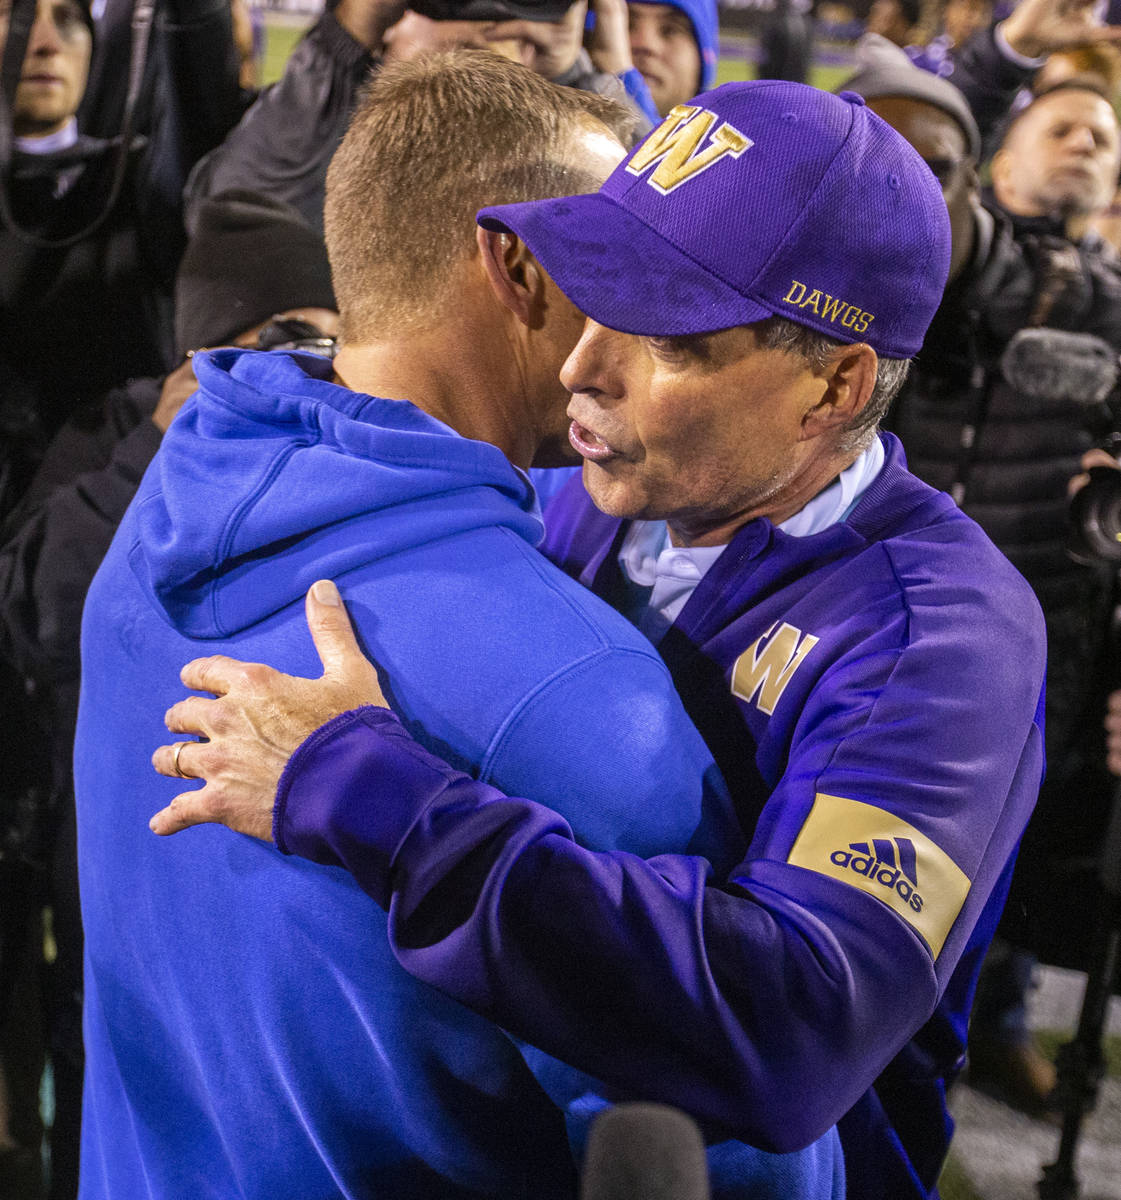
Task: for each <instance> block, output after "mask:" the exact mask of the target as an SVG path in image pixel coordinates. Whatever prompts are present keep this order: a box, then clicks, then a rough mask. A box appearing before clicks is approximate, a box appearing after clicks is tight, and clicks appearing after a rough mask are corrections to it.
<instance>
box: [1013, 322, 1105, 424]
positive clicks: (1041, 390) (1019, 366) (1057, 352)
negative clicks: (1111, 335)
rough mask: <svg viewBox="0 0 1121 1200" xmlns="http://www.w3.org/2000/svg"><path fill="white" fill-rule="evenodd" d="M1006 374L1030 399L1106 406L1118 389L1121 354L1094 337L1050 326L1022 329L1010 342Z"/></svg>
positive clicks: (1017, 389) (1014, 386)
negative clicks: (1120, 356) (1110, 395)
mask: <svg viewBox="0 0 1121 1200" xmlns="http://www.w3.org/2000/svg"><path fill="white" fill-rule="evenodd" d="M1000 370H1001V374H1002V375H1003V376H1004V378H1005V380H1006V381H1007V382H1008V383H1009V384H1010V385H1011V387H1012V388H1013V389H1014V390H1015V391H1016V392H1018V393H1020V394H1021V395H1022V396H1024V397H1026V398H1027V399H1029V400H1042V401H1048V400H1050V401H1054V400H1057V399H1065V400H1073V401H1075V402H1076V403H1079V404H1084V405H1086V406H1087V407H1089V406H1091V405H1094V404H1100V403H1101V402H1102V401H1103V400H1105V398H1106V397H1107V396H1108V395H1109V393H1110V392H1111V391H1113V389H1114V387H1115V386H1116V384H1117V375H1118V366H1117V354H1116V353H1115V352H1114V350H1113V348H1112V347H1111V346H1110V345H1109V343H1108V342H1105V341H1103V340H1102V339H1101V338H1100V337H1097V336H1096V335H1095V334H1092V333H1071V332H1068V331H1067V330H1065V329H1049V328H1045V327H1040V328H1034V329H1021V330H1019V331H1018V332H1017V333H1016V334H1015V335H1014V336H1013V337H1012V338H1011V339H1010V340H1009V342H1008V345H1007V346H1006V347H1005V349H1004V353H1003V354H1002V355H1001V359H1000Z"/></svg>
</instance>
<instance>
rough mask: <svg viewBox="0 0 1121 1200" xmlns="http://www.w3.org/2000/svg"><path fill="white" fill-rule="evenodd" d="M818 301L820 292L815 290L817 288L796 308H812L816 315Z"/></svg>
mask: <svg viewBox="0 0 1121 1200" xmlns="http://www.w3.org/2000/svg"><path fill="white" fill-rule="evenodd" d="M820 300H821V292H819V291H818V290H817V288H814V290H813V291H812V292H810V294H809V295H808V296H807V297H806V299H805V300H803V301H802V303H801V304H799V305H798V307H799V308H812V309H813V310H814V312H815V313H816V312H817V305H818V302H819V301H820Z"/></svg>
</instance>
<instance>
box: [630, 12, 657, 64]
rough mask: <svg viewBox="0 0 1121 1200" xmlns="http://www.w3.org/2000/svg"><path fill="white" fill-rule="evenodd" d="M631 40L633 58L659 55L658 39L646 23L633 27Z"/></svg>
mask: <svg viewBox="0 0 1121 1200" xmlns="http://www.w3.org/2000/svg"><path fill="white" fill-rule="evenodd" d="M630 40H631V55H632V57H633V56H634V55H636V54H657V52H658V39H657V37H656V36H655V35H654V33H653V32H652V31H651V29H650V26H649V24H648V23H647V22H646V21H642V22H639V23H638V24H636V25H634V26H632V28H631V31H630Z"/></svg>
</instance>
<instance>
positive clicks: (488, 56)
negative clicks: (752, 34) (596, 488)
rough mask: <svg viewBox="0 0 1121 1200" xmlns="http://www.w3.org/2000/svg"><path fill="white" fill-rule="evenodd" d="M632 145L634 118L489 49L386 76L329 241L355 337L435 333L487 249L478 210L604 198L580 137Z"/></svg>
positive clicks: (363, 120)
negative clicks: (466, 270) (481, 246)
mask: <svg viewBox="0 0 1121 1200" xmlns="http://www.w3.org/2000/svg"><path fill="white" fill-rule="evenodd" d="M597 125H598V126H602V127H604V130H605V132H610V133H611V134H613V135H614V136H615V137H616V138H618V139H619V140H620V141H624V140H625V139H626V138H627V137H628V136H629V134H630V131H631V129H632V128H633V121H632V118H631V116H630V114H629V113H628V112H627V110H626V109H624V108H623V107H622V106H621V105H619V104H617V103H615V102H614V101H610V100H606V99H604V98H603V97H602V96H597V95H593V94H591V93H588V92H582V91H577V90H575V89H573V88H567V87H560V86H558V85H556V84H553V83H550V82H549V81H548V80H546V79H544V78H542V77H541V76H539V75H535V74H534V73H533V72H532V71H530V70H528V69H527V68H525V67H523V66H520V65H519V64H516V63H512V62H509V61H508V60H506V59H504V58H501V57H500V56H499V55H497V54H494V53H492V52H491V51H489V50H478V49H470V50H468V49H462V50H452V51H447V52H444V53H440V54H433V55H428V56H424V57H422V58H418V59H414V60H413V61H411V62H404V63H393V64H389V65H387V66H385V67H383V68H382V69H381V70H380V71H379V73H378V74H377V76H375V78H374V79H373V81H372V82H371V84H370V85H369V87H368V89H367V91H366V93H365V96H364V98H363V101H362V103H361V104H360V106H359V108H358V110H357V111H356V113H355V115H354V117H353V119H352V121H351V124H350V127H349V129H348V130H347V133H346V137H345V138H344V139H343V141H342V144H341V145H340V147H339V149H338V151H337V152H336V154H335V156H334V158H333V159H332V161H331V165H330V168H329V170H328V172H327V200H326V206H325V209H324V232H325V236H326V240H327V253H328V257H329V258H330V261H331V274H332V279H333V282H334V288H335V295H336V297H337V299H338V306H339V315H340V326H341V336H342V338H343V340H345V341H348V342H363V341H370V340H375V339H380V338H382V337H384V336H385V333H386V332H387V331H399V330H401V329H404V328H417V327H424V326H426V325H428V324H431V323H433V322H434V321H436V320H438V319H439V317H440V315H441V313H442V312H444V311H446V310H448V309H449V308H450V307H451V306H452V305H453V304H454V301H455V297H454V295H453V294H450V291H451V289H449V288H448V287H447V286H446V284H447V282H448V280H449V278H450V275H451V271H452V268H453V267H454V266H456V265H457V264H458V263H459V262H461V261H462V260H464V259H465V258H467V257H468V256H469V255H470V254H471V253H473V251H474V247H475V220H474V218H475V213H476V212H477V211H478V209H480V208H482V207H484V206H485V205H488V204H506V203H516V202H518V201H522V200H537V199H543V198H545V197H549V196H565V195H571V194H574V193H577V192H586V191H594V190H595V189H596V188H597V187H598V186H599V184H600V182H601V181H600V179H599V178H597V177H594V176H593V175H592V173H591V172H590V171H588V170H586V169H584V168H583V167H582V166H581V163H580V157H579V154H578V153H577V151H576V150H575V146H574V138H575V136H576V135H577V134H578V133H579V132H581V131H583V130H587V129H589V128H595V127H596V126H597Z"/></svg>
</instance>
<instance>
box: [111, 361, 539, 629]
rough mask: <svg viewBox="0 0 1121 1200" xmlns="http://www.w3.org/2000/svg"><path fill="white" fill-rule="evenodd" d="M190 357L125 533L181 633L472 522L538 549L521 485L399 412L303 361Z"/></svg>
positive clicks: (270, 606) (474, 446) (531, 501)
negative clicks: (181, 395)
mask: <svg viewBox="0 0 1121 1200" xmlns="http://www.w3.org/2000/svg"><path fill="white" fill-rule="evenodd" d="M194 361H195V374H196V376H197V378H198V381H199V390H198V391H197V392H196V393H195V395H194V396H193V397H192V398H191V399H190V400H189V401H188V402H187V403H186V404H185V405H184V406H183V409H182V410H181V411H180V413H179V415H178V416H177V417H176V418H175V420H174V421H173V422H172V424H171V427H170V429H169V430H168V432H167V434H166V435H165V437H164V439H163V444H162V445H161V447H160V450H159V453H158V454H157V455H156V457H155V459H154V460H153V462H152V465H151V467H150V468H149V470H148V472H147V473H146V475H145V477H144V480H143V482H142V483H141V486H140V490H139V492H138V493H137V497H136V501H135V502H134V506H133V510H132V516H131V521H132V528H131V530H130V531H129V536H130V537H131V538H132V543H131V546H130V548H129V562H130V564H131V567H132V570H133V572H134V574H135V575H136V577H137V579H138V580H139V582H140V585H141V587H142V589H143V590H144V591H145V592H146V593H147V594H148V596H149V597H150V599H151V601H152V603H153V604H154V605H155V606H156V607H157V608H158V609H160V610H161V611H162V612H163V614H164V615H165V617H166V619H167V621H168V622H169V623H170V624H171V625H172V626H173V627H174V628H175V629H176V630H178V631H179V632H180V633H182V634H184V635H186V636H188V637H196V638H219V637H228V636H230V635H232V634H235V633H238V632H240V631H242V630H244V629H246V628H248V627H249V626H251V625H255V624H257V623H258V622H260V621H262V620H265V619H266V618H267V617H269V616H270V615H272V614H273V613H275V612H278V611H279V610H280V609H282V608H284V607H286V606H287V605H289V604H291V603H293V602H294V601H296V600H298V599H299V598H300V597H301V596H302V595H303V594H304V592H306V591H307V589H308V587H309V586H310V585H311V584H312V583H314V582H315V580H316V579H322V578H331V579H336V580H340V579H342V578H343V577H345V575H346V574H347V572H348V571H350V570H352V569H354V568H355V567H359V566H363V565H365V564H368V563H370V562H373V561H375V560H378V559H382V558H389V557H391V556H392V555H394V554H395V553H397V552H399V551H401V550H411V549H414V548H416V547H417V546H420V545H423V544H425V543H426V542H430V541H435V540H438V539H441V538H445V537H449V536H454V535H455V534H457V533H461V532H464V531H467V530H471V529H476V528H479V527H482V526H487V527H494V526H505V527H507V528H508V529H510V530H512V531H513V532H514V533H516V534H517V535H518V536H519V537H522V538H524V539H525V540H526V541H527V542H529V543H530V544H532V545H537V543H538V542H539V541H540V540H541V537H542V533H543V529H542V523H541V518H540V511H539V509H538V506H537V501H536V498H535V495H534V492H533V488H532V486H531V485H530V483H529V480H528V478H527V477H526V476H525V474H524V473H523V472H521V471H520V470H518V469H517V468H516V467H514V466H513V465H512V464H511V463H510V461H509V460H508V459H507V458H506V456H505V455H504V454H503V453H502V452H501V451H500V450H498V449H497V448H496V447H495V446H492V445H490V444H489V443H486V442H477V441H472V440H470V439H468V438H464V437H461V436H460V435H459V434H457V433H456V432H455V431H454V430H452V429H451V428H449V427H448V426H447V425H445V424H443V423H442V422H441V421H438V420H435V419H434V418H432V417H430V416H428V414H427V413H424V412H422V411H421V410H420V409H419V408H417V407H415V406H414V405H413V404H410V403H409V402H408V401H406V400H386V399H381V398H379V397H376V396H368V395H364V394H363V393H360V392H353V391H351V390H349V389H348V388H345V387H342V386H340V385H338V384H335V383H333V382H331V380H332V369H331V364H330V362H328V361H327V360H326V359H322V358H317V357H315V356H313V355H307V354H289V353H285V352H279V351H277V352H272V353H267V354H266V353H262V352H260V351H254V350H215V351H212V352H209V353H206V354H199V355H196V357H195V360H194Z"/></svg>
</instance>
